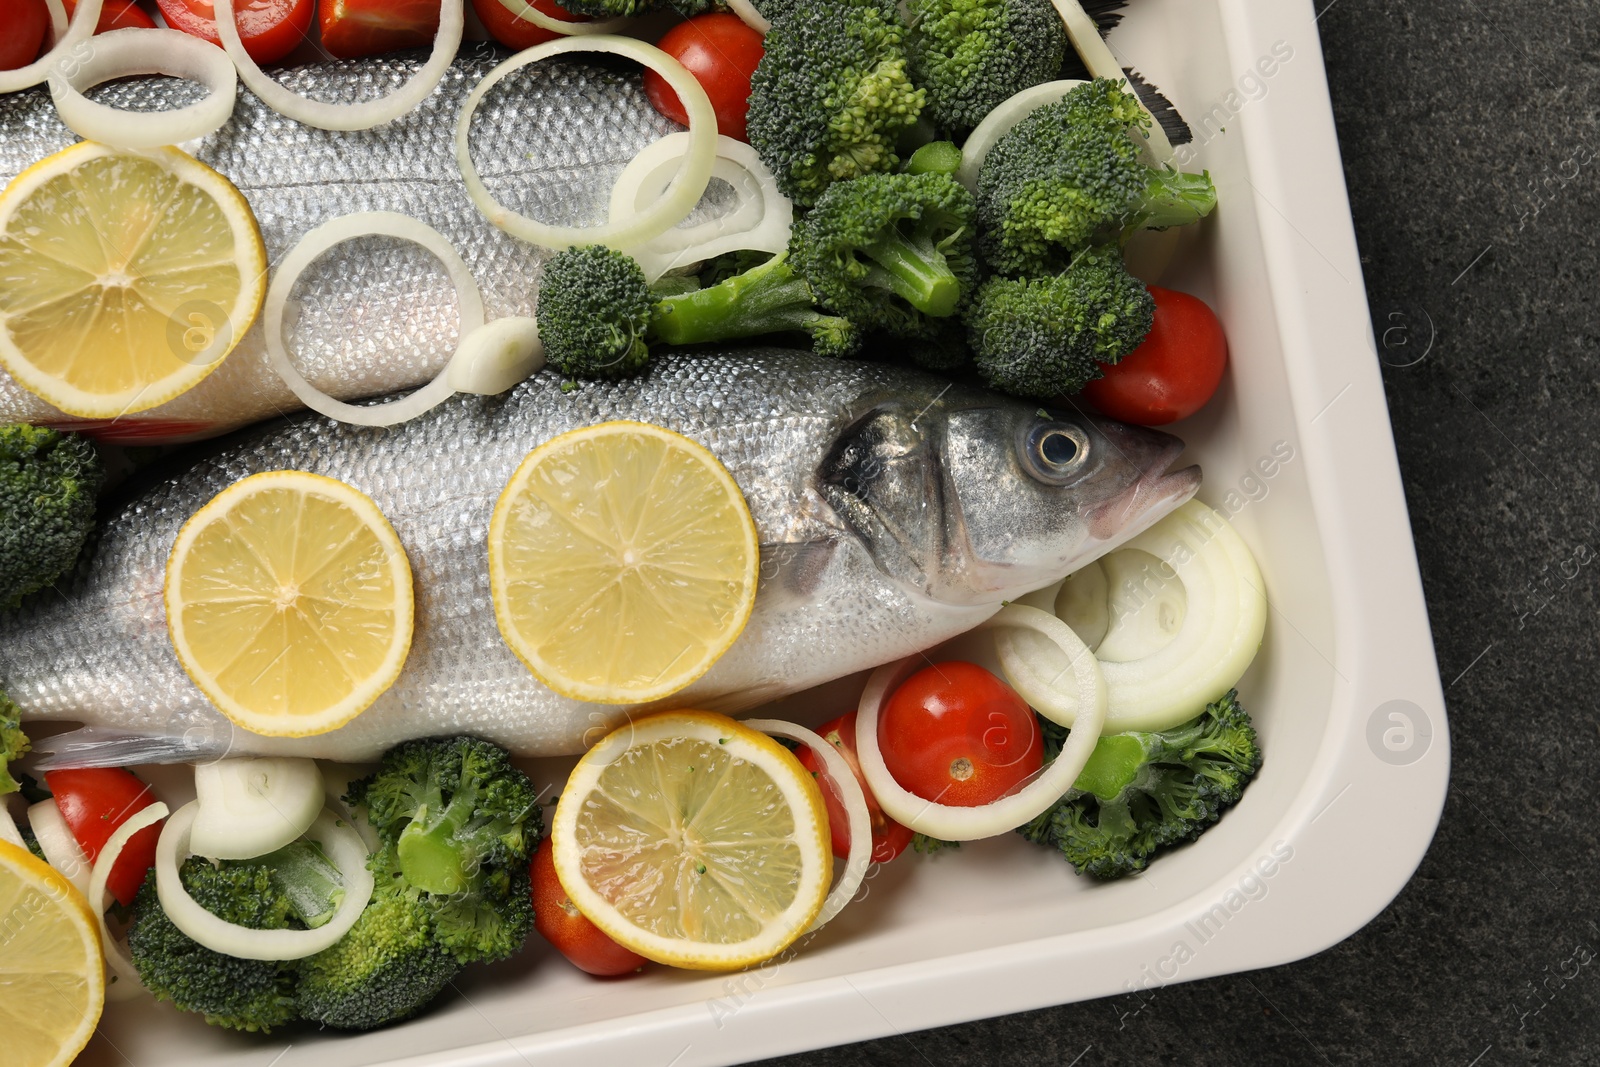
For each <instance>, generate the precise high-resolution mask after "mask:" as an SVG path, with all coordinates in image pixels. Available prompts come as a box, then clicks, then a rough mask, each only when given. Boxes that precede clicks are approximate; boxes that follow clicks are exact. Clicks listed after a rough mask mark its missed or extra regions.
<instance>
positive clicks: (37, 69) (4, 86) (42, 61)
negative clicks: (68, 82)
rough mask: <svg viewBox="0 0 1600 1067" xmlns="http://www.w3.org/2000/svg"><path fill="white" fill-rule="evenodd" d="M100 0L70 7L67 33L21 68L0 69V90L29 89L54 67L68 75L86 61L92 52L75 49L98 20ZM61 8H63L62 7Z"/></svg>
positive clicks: (48, 74) (102, 0)
mask: <svg viewBox="0 0 1600 1067" xmlns="http://www.w3.org/2000/svg"><path fill="white" fill-rule="evenodd" d="M103 2H104V0H82V2H81V3H79V4H78V6H77V7H75V8H73V11H72V21H71V22H69V23H68V24H67V32H66V33H65V34H62V35H61V36H60V39H59V40H57V41H56V43H55V44H53V45H52V46H51V47H50V50H49V51H48V52H46V53H45V54H44V55H42V56H40V57H39V58H38V59H36V60H34V61H33V62H32V63H29V64H28V65H27V66H25V67H18V68H17V69H16V70H0V93H15V92H19V91H20V90H23V89H32V88H33V87H34V86H35V85H38V84H39V83H40V82H42V81H44V80H45V79H46V78H47V77H49V76H50V72H51V71H53V70H55V69H57V68H58V67H59V68H60V69H62V70H65V71H66V72H67V73H68V74H69V75H70V74H71V73H72V72H73V70H74V69H76V67H77V66H78V64H80V63H82V62H84V61H85V60H87V59H88V58H89V57H90V56H91V55H93V51H92V50H91V49H88V48H81V49H80V48H79V47H78V46H79V45H82V44H84V43H85V42H87V41H88V40H89V37H90V35H91V34H93V33H94V29H95V27H96V26H97V25H99V23H100V8H101V5H102V4H103ZM63 10H64V9H63ZM50 21H51V25H52V26H54V24H55V13H54V12H51V20H50Z"/></svg>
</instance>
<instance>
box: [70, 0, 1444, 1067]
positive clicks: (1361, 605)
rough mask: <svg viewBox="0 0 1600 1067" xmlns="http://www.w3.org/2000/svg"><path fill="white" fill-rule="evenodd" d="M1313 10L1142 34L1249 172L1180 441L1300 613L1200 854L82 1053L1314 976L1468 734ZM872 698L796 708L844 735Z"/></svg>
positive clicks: (842, 1023)
mask: <svg viewBox="0 0 1600 1067" xmlns="http://www.w3.org/2000/svg"><path fill="white" fill-rule="evenodd" d="M1314 14H1315V12H1314V11H1313V8H1312V5H1311V3H1309V2H1308V0H1139V2H1138V3H1136V4H1134V5H1133V7H1132V10H1131V12H1130V14H1129V16H1128V19H1127V21H1126V23H1125V24H1124V26H1123V27H1122V28H1121V29H1119V30H1118V31H1117V32H1116V33H1115V34H1114V35H1113V37H1112V44H1113V46H1114V47H1115V48H1116V49H1117V51H1119V52H1120V53H1121V54H1122V56H1123V58H1124V59H1125V61H1126V62H1129V63H1131V64H1133V65H1136V66H1138V67H1139V68H1140V69H1141V70H1142V71H1143V72H1144V73H1145V74H1146V75H1147V76H1149V77H1150V78H1151V79H1152V80H1153V81H1154V82H1155V83H1156V84H1158V85H1160V86H1161V87H1162V88H1163V89H1164V90H1166V91H1167V92H1168V94H1169V95H1170V96H1171V97H1172V99H1173V100H1174V101H1175V102H1176V103H1177V104H1178V105H1179V107H1180V108H1181V109H1182V111H1183V112H1184V113H1185V114H1186V116H1187V117H1188V118H1189V119H1190V121H1191V122H1192V123H1193V124H1194V126H1195V128H1196V131H1197V133H1198V140H1197V143H1198V145H1199V147H1198V150H1197V152H1196V154H1195V156H1194V157H1193V159H1192V161H1191V162H1190V163H1189V166H1190V167H1191V168H1193V167H1198V166H1205V167H1208V168H1209V169H1210V170H1211V172H1212V174H1213V176H1214V177H1215V178H1216V181H1217V185H1218V187H1219V192H1220V197H1221V206H1220V207H1219V209H1218V211H1217V213H1216V215H1215V217H1214V218H1213V219H1212V220H1211V221H1210V222H1208V223H1207V224H1206V225H1205V227H1204V230H1203V232H1202V233H1201V234H1199V235H1198V236H1197V238H1196V239H1194V240H1192V241H1191V242H1190V247H1187V248H1186V249H1185V250H1184V255H1183V258H1182V260H1181V261H1180V262H1179V264H1178V265H1177V266H1176V267H1175V268H1174V271H1173V272H1172V274H1171V276H1170V277H1169V279H1168V280H1169V282H1170V284H1172V285H1173V286H1174V287H1176V288H1181V289H1187V290H1190V291H1192V292H1195V293H1197V294H1199V295H1201V296H1203V297H1205V298H1206V299H1207V300H1209V301H1211V302H1212V304H1213V306H1214V307H1215V308H1216V309H1217V311H1218V312H1219V314H1220V315H1221V316H1222V318H1223V320H1224V322H1225V324H1226V326H1227V330H1228V336H1229V339H1230V342H1231V345H1232V353H1233V363H1232V367H1231V368H1230V371H1229V376H1228V381H1227V383H1226V384H1225V386H1224V392H1223V395H1222V397H1221V398H1220V399H1219V401H1218V402H1216V403H1214V404H1213V405H1212V406H1211V407H1210V408H1208V409H1207V410H1206V411H1205V412H1204V413H1202V415H1201V416H1199V417H1197V418H1196V419H1194V420H1192V421H1191V422H1190V423H1189V424H1187V425H1184V426H1180V427H1178V432H1179V433H1180V434H1181V435H1183V436H1184V437H1185V438H1186V439H1187V440H1189V441H1190V442H1191V444H1192V454H1193V456H1194V457H1195V458H1197V459H1198V460H1199V461H1200V462H1201V463H1203V464H1204V466H1205V469H1206V472H1207V477H1206V484H1205V488H1204V489H1203V490H1202V492H1201V496H1202V498H1203V499H1205V500H1206V501H1207V502H1209V503H1211V504H1212V505H1213V506H1216V507H1219V508H1223V509H1224V510H1225V511H1227V512H1230V513H1234V512H1236V515H1235V518H1234V521H1235V523H1236V524H1237V526H1238V527H1239V528H1240V530H1241V531H1242V532H1243V534H1244V536H1245V537H1246V538H1247V540H1248V541H1249V543H1250V544H1251V545H1252V546H1253V548H1254V549H1255V551H1256V553H1257V556H1258V558H1259V560H1260V563H1261V568H1262V571H1263V574H1264V575H1265V577H1266V581H1267V589H1268V595H1269V599H1270V601H1271V604H1272V616H1271V620H1270V623H1269V626H1268V632H1267V639H1266V645H1265V649H1264V652H1263V653H1262V655H1261V657H1260V659H1259V660H1258V662H1257V664H1256V666H1255V667H1254V668H1253V669H1252V670H1251V672H1250V675H1249V676H1248V677H1247V678H1246V679H1245V681H1244V683H1243V684H1242V685H1241V687H1240V688H1241V691H1242V698H1243V700H1244V701H1245V704H1246V707H1247V708H1249V709H1250V710H1251V711H1252V712H1253V713H1254V715H1255V716H1256V718H1257V722H1258V724H1259V727H1260V732H1261V737H1262V745H1263V748H1264V750H1265V753H1266V763H1265V767H1264V769H1263V770H1262V772H1261V776H1260V778H1259V779H1258V780H1257V782H1256V783H1255V784H1254V785H1252V786H1251V788H1250V789H1249V791H1248V792H1247V793H1246V795H1245V798H1244V800H1243V802H1242V803H1241V804H1240V805H1239V806H1238V807H1237V808H1236V809H1235V810H1233V811H1232V812H1230V813H1229V814H1228V815H1227V816H1226V817H1225V818H1224V819H1223V820H1222V822H1221V824H1220V825H1219V826H1217V827H1216V828H1215V829H1213V830H1212V831H1211V832H1210V833H1208V834H1207V835H1206V836H1205V837H1204V838H1203V839H1202V840H1201V841H1200V842H1199V843H1198V844H1195V845H1193V846H1191V847H1188V848H1185V849H1183V850H1181V851H1179V852H1177V853H1175V854H1172V855H1170V856H1167V857H1165V858H1163V859H1161V860H1160V861H1159V862H1158V863H1157V864H1156V865H1155V866H1154V868H1153V869H1152V870H1151V871H1150V872H1148V873H1147V874H1146V875H1144V876H1141V877H1138V878H1135V879H1130V880H1127V881H1124V882H1120V883H1116V884H1111V885H1096V884H1093V883H1091V882H1089V881H1088V880H1086V879H1083V878H1079V877H1077V876H1075V875H1074V874H1073V873H1072V871H1071V869H1070V868H1069V867H1068V866H1067V865H1066V864H1065V863H1064V862H1063V861H1062V860H1061V859H1059V858H1058V857H1057V856H1055V855H1052V854H1050V853H1048V852H1046V851H1044V850H1043V849H1039V848H1036V847H1034V846H1031V845H1028V844H1026V843H1025V842H1023V841H1022V840H1021V839H1019V838H1010V837H1008V838H1002V839H999V840H995V841H990V842H983V843H979V844H976V845H968V846H966V847H964V848H963V849H961V850H960V851H959V852H957V853H953V854H944V855H940V856H938V857H935V858H931V859H930V858H923V857H917V856H915V855H908V856H907V857H905V858H902V859H901V860H899V861H897V862H896V863H894V864H892V865H889V866H886V867H884V868H881V869H880V870H878V871H877V872H875V875H874V877H873V878H872V880H871V881H869V882H868V883H867V887H866V891H865V892H866V895H865V898H864V899H862V900H860V901H858V902H857V903H855V904H853V905H852V906H851V907H850V908H848V909H846V911H845V912H844V913H843V914H842V915H841V916H840V918H839V919H837V920H836V921H835V922H834V923H833V924H832V925H831V926H830V927H828V928H827V929H826V930H825V931H824V932H823V933H822V934H820V935H819V936H817V937H816V938H814V939H812V940H811V941H810V942H809V943H807V944H806V945H805V947H804V949H803V951H801V952H800V953H798V954H797V955H796V956H795V958H793V959H792V960H789V961H787V962H783V963H781V964H774V965H769V966H767V967H765V968H762V969H761V970H757V971H752V972H748V973H745V974H742V975H732V976H726V975H721V976H719V975H709V976H708V975H698V974H690V973H682V972H672V971H669V970H667V969H665V968H659V967H657V968H652V969H651V970H650V971H649V972H648V973H646V974H644V975H640V976H636V977H633V978H629V979H626V980H622V981H597V980H593V979H590V978H588V977H586V976H584V975H582V974H580V973H579V972H578V971H576V970H575V969H573V968H572V967H570V966H569V965H567V964H566V963H565V962H564V961H562V960H561V959H560V958H559V957H557V956H555V955H554V953H553V952H552V951H550V950H548V949H547V948H546V947H544V946H543V945H542V943H540V942H539V941H538V939H537V938H535V939H533V940H532V941H531V942H530V947H529V949H528V951H527V952H526V953H524V954H523V956H522V957H520V958H519V959H517V960H515V961H512V962H510V963H508V964H503V965H500V966H497V967H494V968H488V969H485V968H477V969H474V970H472V971H470V972H469V973H468V974H467V975H466V976H464V978H463V980H462V981H461V982H460V983H459V995H455V994H448V995H447V996H446V997H445V998H443V1000H442V1002H441V1004H440V1005H439V1006H438V1007H437V1008H436V1009H435V1010H433V1011H431V1012H429V1013H428V1014H427V1015H426V1016H425V1017H424V1018H422V1019H419V1020H416V1021H413V1022H411V1023H409V1024H406V1025H403V1026H400V1027H396V1028H394V1029H391V1030H387V1031H383V1032H379V1033H375V1034H369V1035H364V1036H338V1035H332V1034H326V1035H322V1034H317V1033H315V1032H311V1031H306V1032H301V1031H296V1032H293V1033H289V1034H285V1035H281V1036H275V1037H270V1038H253V1037H249V1036H243V1035H239V1034H234V1033H227V1032H222V1031H218V1030H214V1029H211V1028H208V1027H206V1026H204V1025H203V1024H201V1023H200V1021H199V1020H197V1019H194V1018H187V1017H182V1016H180V1015H179V1014H178V1013H177V1012H176V1011H174V1010H172V1009H171V1008H170V1007H169V1006H166V1005H152V1004H151V1003H150V1002H148V1001H142V1002H135V1003H134V1004H131V1005H113V1006H111V1007H110V1008H109V1009H108V1010H107V1012H106V1016H105V1021H104V1024H103V1026H102V1028H101V1036H100V1037H98V1038H97V1039H96V1041H95V1043H94V1044H93V1045H91V1046H90V1048H89V1050H88V1051H87V1052H86V1053H85V1054H84V1056H83V1058H82V1060H81V1061H80V1062H81V1063H84V1064H92V1065H95V1067H98V1065H101V1064H105V1065H110V1064H120V1063H123V1062H131V1063H134V1064H140V1065H143V1064H161V1065H163V1067H186V1065H198V1064H205V1065H209V1067H231V1065H239V1067H245V1065H250V1067H267V1065H269V1064H271V1065H274V1067H313V1065H327V1067H335V1065H337V1067H356V1065H365V1064H393V1065H402V1064H403V1065H412V1064H415V1065H421V1064H429V1065H439V1067H446V1065H447V1067H468V1065H471V1067H491V1065H494V1067H500V1065H506V1067H511V1065H523V1064H528V1063H577V1062H582V1063H585V1064H602V1063H617V1064H630V1065H633V1064H662V1065H666V1064H672V1065H674V1067H691V1065H698V1064H725V1063H735V1062H741V1061H748V1060H752V1059H758V1058H761V1057H766V1056H773V1055H778V1054H782V1053H788V1052H793V1051H796V1050H800V1049H805V1048H814V1047H820V1046H823V1045H829V1044H838V1043H843V1042H848V1041H856V1040H861V1039H865V1038H871V1037H878V1036H882V1035H886V1034H892V1033H895V1032H904V1031H907V1030H913V1029H917V1028H921V1027H928V1026H934V1025H938V1024H944V1023H952V1022H957V1021H961V1020H966V1019H972V1018H977V1017H982V1016H987V1015H996V1014H1001V1013H1006V1012H1014V1011H1020V1010H1023V1009H1028V1008H1035V1007H1039V1006H1042V1005H1048V1004H1059V1003H1064V1002H1068V1001H1075V1000H1081V999H1086V998H1090V997H1098V996H1104V995H1107V994H1114V993H1121V992H1126V991H1129V990H1131V989H1137V988H1154V987H1156V986H1159V985H1161V984H1164V983H1166V982H1169V981H1188V980H1191V979H1195V978H1202V977H1206V976H1208V975H1217V974H1224V973H1227V972H1231V971H1239V970H1243V969H1246V968H1255V967H1263V966H1268V965H1272V964H1278V963H1284V962H1287V961H1290V960H1293V959H1296V958H1299V957H1302V956H1305V955H1308V954H1310V953H1314V952H1317V951H1319V950H1321V949H1323V948H1326V947H1328V946H1330V945H1332V944H1334V943H1335V942H1337V941H1339V940H1341V939H1342V938H1344V937H1346V936H1348V935H1349V934H1351V933H1353V932H1354V931H1355V930H1357V929H1358V928H1360V927H1361V926H1362V925H1363V924H1365V923H1366V922H1367V921H1368V920H1369V919H1371V918H1372V917H1373V916H1374V915H1375V914H1376V913H1377V912H1378V911H1379V909H1381V908H1382V907H1383V906H1384V905H1385V904H1387V903H1388V901H1389V900H1390V899H1391V898H1392V897H1393V896H1394V895H1395V893H1396V892H1398V891H1399V889H1400V887H1401V886H1402V885H1403V884H1404V882H1405V881H1406V879H1407V878H1408V877H1409V876H1410V875H1411V873H1412V871H1413V870H1414V869H1415V867H1416V865H1417V863H1418V861H1419V860H1420V859H1421V857H1422V853H1423V851H1424V849H1425V848H1426V847H1427V844H1428V841H1429V839H1430V838H1431V836H1432V834H1433V831H1434V828H1435V826H1436V824H1437V822H1438V818H1439V811H1440V806H1441V804H1442V803H1443V798H1444V792H1445V783H1446V777H1447V773H1448V767H1449V745H1448V737H1447V732H1446V724H1445V716H1444V706H1443V699H1442V696H1441V693H1440V690H1439V684H1438V678H1437V672H1436V668H1435V664H1434V657H1433V649H1432V645H1431V642H1430V638H1429V633H1428V624H1427V617H1426V615H1425V613H1424V610H1423V601H1422V591H1421V587H1420V583H1419V580H1418V575H1417V569H1416V563H1415V559H1414V556H1413V552H1412V545H1411V536H1410V529H1409V527H1408V524H1407V520H1406V511H1405V502H1404V499H1403V497H1402V495H1401V489H1400V480H1399V476H1398V472H1397V469H1396V465H1395V455H1394V447H1393V443H1392V441H1391V437H1390V432H1389V425H1388V421H1387V414H1386V411H1385V407H1384V397H1383V391H1382V388H1381V384H1380V381H1379V375H1378V363H1377V359H1376V356H1375V354H1374V349H1373V344H1372V334H1371V324H1370V321H1369V319H1368V315H1367V308H1366V302H1365V298H1364V294H1363V289H1362V281H1361V271H1360V266H1359V264H1358V261H1357V256H1356V246H1355V241H1354V235H1353V233H1352V230H1351V225H1350V215H1349V208H1348V205H1347V202H1346V199H1345V191H1344V185H1343V177H1342V172H1341V169H1340V165H1339V154H1338V147H1337V143H1336V141H1335V137H1334V127H1333V121H1332V116H1331V113H1330V110H1329V104H1328V96H1327V86H1326V82H1325V80H1324V74H1323V68H1322V60H1321V53H1320V49H1319V45H1318V39H1317V33H1316V27H1315V25H1314V21H1313V19H1314ZM1286 454H1287V455H1289V458H1287V459H1284V456H1285V455H1286ZM1263 464H1264V466H1263ZM1267 471H1270V472H1271V473H1270V475H1269V474H1267V473H1264V472H1267ZM854 684H855V686H856V688H852V683H843V684H839V685H835V686H832V687H829V688H828V689H827V690H826V691H824V693H822V694H821V695H810V696H808V697H806V698H801V699H797V700H793V701H788V702H786V704H785V705H784V707H783V709H782V710H783V712H784V713H787V714H789V715H791V716H794V717H797V718H801V719H803V720H805V721H810V722H813V723H815V722H819V721H822V720H824V719H827V718H830V717H832V716H833V715H836V714H838V713H839V712H841V711H842V710H844V709H845V708H847V707H848V706H850V705H851V704H853V702H854V697H855V694H856V692H857V691H858V688H859V681H857V682H856V683H854ZM538 770H539V771H541V772H544V777H545V778H546V779H547V780H548V779H550V778H552V777H553V776H556V775H559V774H560V773H561V772H562V768H561V766H560V765H559V764H551V765H549V766H546V767H538Z"/></svg>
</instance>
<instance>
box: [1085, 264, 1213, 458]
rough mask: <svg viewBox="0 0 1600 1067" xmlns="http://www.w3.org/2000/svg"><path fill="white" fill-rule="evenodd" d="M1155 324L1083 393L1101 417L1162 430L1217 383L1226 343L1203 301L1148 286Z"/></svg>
mask: <svg viewBox="0 0 1600 1067" xmlns="http://www.w3.org/2000/svg"><path fill="white" fill-rule="evenodd" d="M1150 294H1151V295H1152V296H1154V297H1155V298H1156V318H1155V324H1154V325H1153V326H1151V327H1150V336H1148V337H1146V338H1145V339H1144V344H1142V345H1140V346H1139V347H1138V348H1136V349H1134V350H1133V351H1132V352H1131V353H1129V354H1128V355H1127V356H1126V357H1124V358H1123V360H1122V362H1121V363H1118V364H1116V365H1115V366H1104V367H1102V368H1101V369H1102V370H1104V371H1105V377H1104V378H1097V379H1095V380H1094V381H1092V382H1090V383H1089V384H1088V385H1087V386H1085V387H1084V390H1083V395H1084V396H1086V397H1088V398H1089V402H1090V403H1091V404H1093V405H1094V406H1095V407H1097V408H1099V409H1100V410H1101V412H1103V413H1104V414H1107V415H1110V416H1111V417H1112V418H1113V419H1121V420H1122V421H1123V422H1132V423H1137V424H1138V425H1140V426H1165V425H1166V424H1167V423H1169V422H1177V421H1178V420H1179V419H1186V418H1188V417H1189V416H1190V415H1193V414H1194V413H1195V412H1197V411H1199V410H1200V409H1201V408H1202V407H1204V406H1205V404H1206V401H1208V400H1210V399H1211V396H1212V394H1213V393H1215V392H1216V391H1217V386H1218V385H1220V384H1221V383H1222V372H1223V370H1224V369H1226V367H1227V365H1228V339H1227V338H1226V337H1225V336H1223V333H1222V323H1221V322H1219V321H1218V320H1217V315H1216V312H1214V311H1212V310H1211V309H1210V308H1209V307H1207V306H1206V302H1205V301H1204V300H1200V299H1199V298H1197V297H1193V296H1190V295H1189V294H1188V293H1180V292H1177V291H1175V290H1172V289H1161V288H1158V287H1156V286H1154V285H1152V286H1150Z"/></svg>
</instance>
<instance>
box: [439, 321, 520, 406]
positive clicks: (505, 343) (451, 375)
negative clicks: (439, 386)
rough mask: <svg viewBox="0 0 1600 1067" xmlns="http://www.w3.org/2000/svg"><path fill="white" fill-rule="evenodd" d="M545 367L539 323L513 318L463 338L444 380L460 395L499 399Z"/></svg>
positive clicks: (447, 368)
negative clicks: (498, 397)
mask: <svg viewBox="0 0 1600 1067" xmlns="http://www.w3.org/2000/svg"><path fill="white" fill-rule="evenodd" d="M543 367H544V345H543V344H542V343H540V341H539V323H538V321H537V320H535V319H530V318H526V317H523V316H518V315H510V316H507V317H506V318H503V319H495V320H494V321H493V322H487V323H484V324H483V325H482V326H479V327H478V328H477V329H476V330H473V331H472V332H471V333H469V334H467V335H466V336H465V337H463V338H462V339H461V344H460V345H459V346H458V347H457V348H456V354H455V355H454V356H452V357H450V364H449V366H447V367H445V369H444V374H443V377H444V379H445V381H447V382H449V383H450V388H451V389H454V390H455V391H456V392H458V393H476V394H477V395H478V396H498V395H499V394H500V393H504V392H506V391H507V390H509V389H511V388H513V387H515V386H516V385H518V384H520V383H522V382H524V381H527V379H528V377H529V376H530V375H533V374H535V373H537V372H538V371H539V370H540V369H542V368H543Z"/></svg>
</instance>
